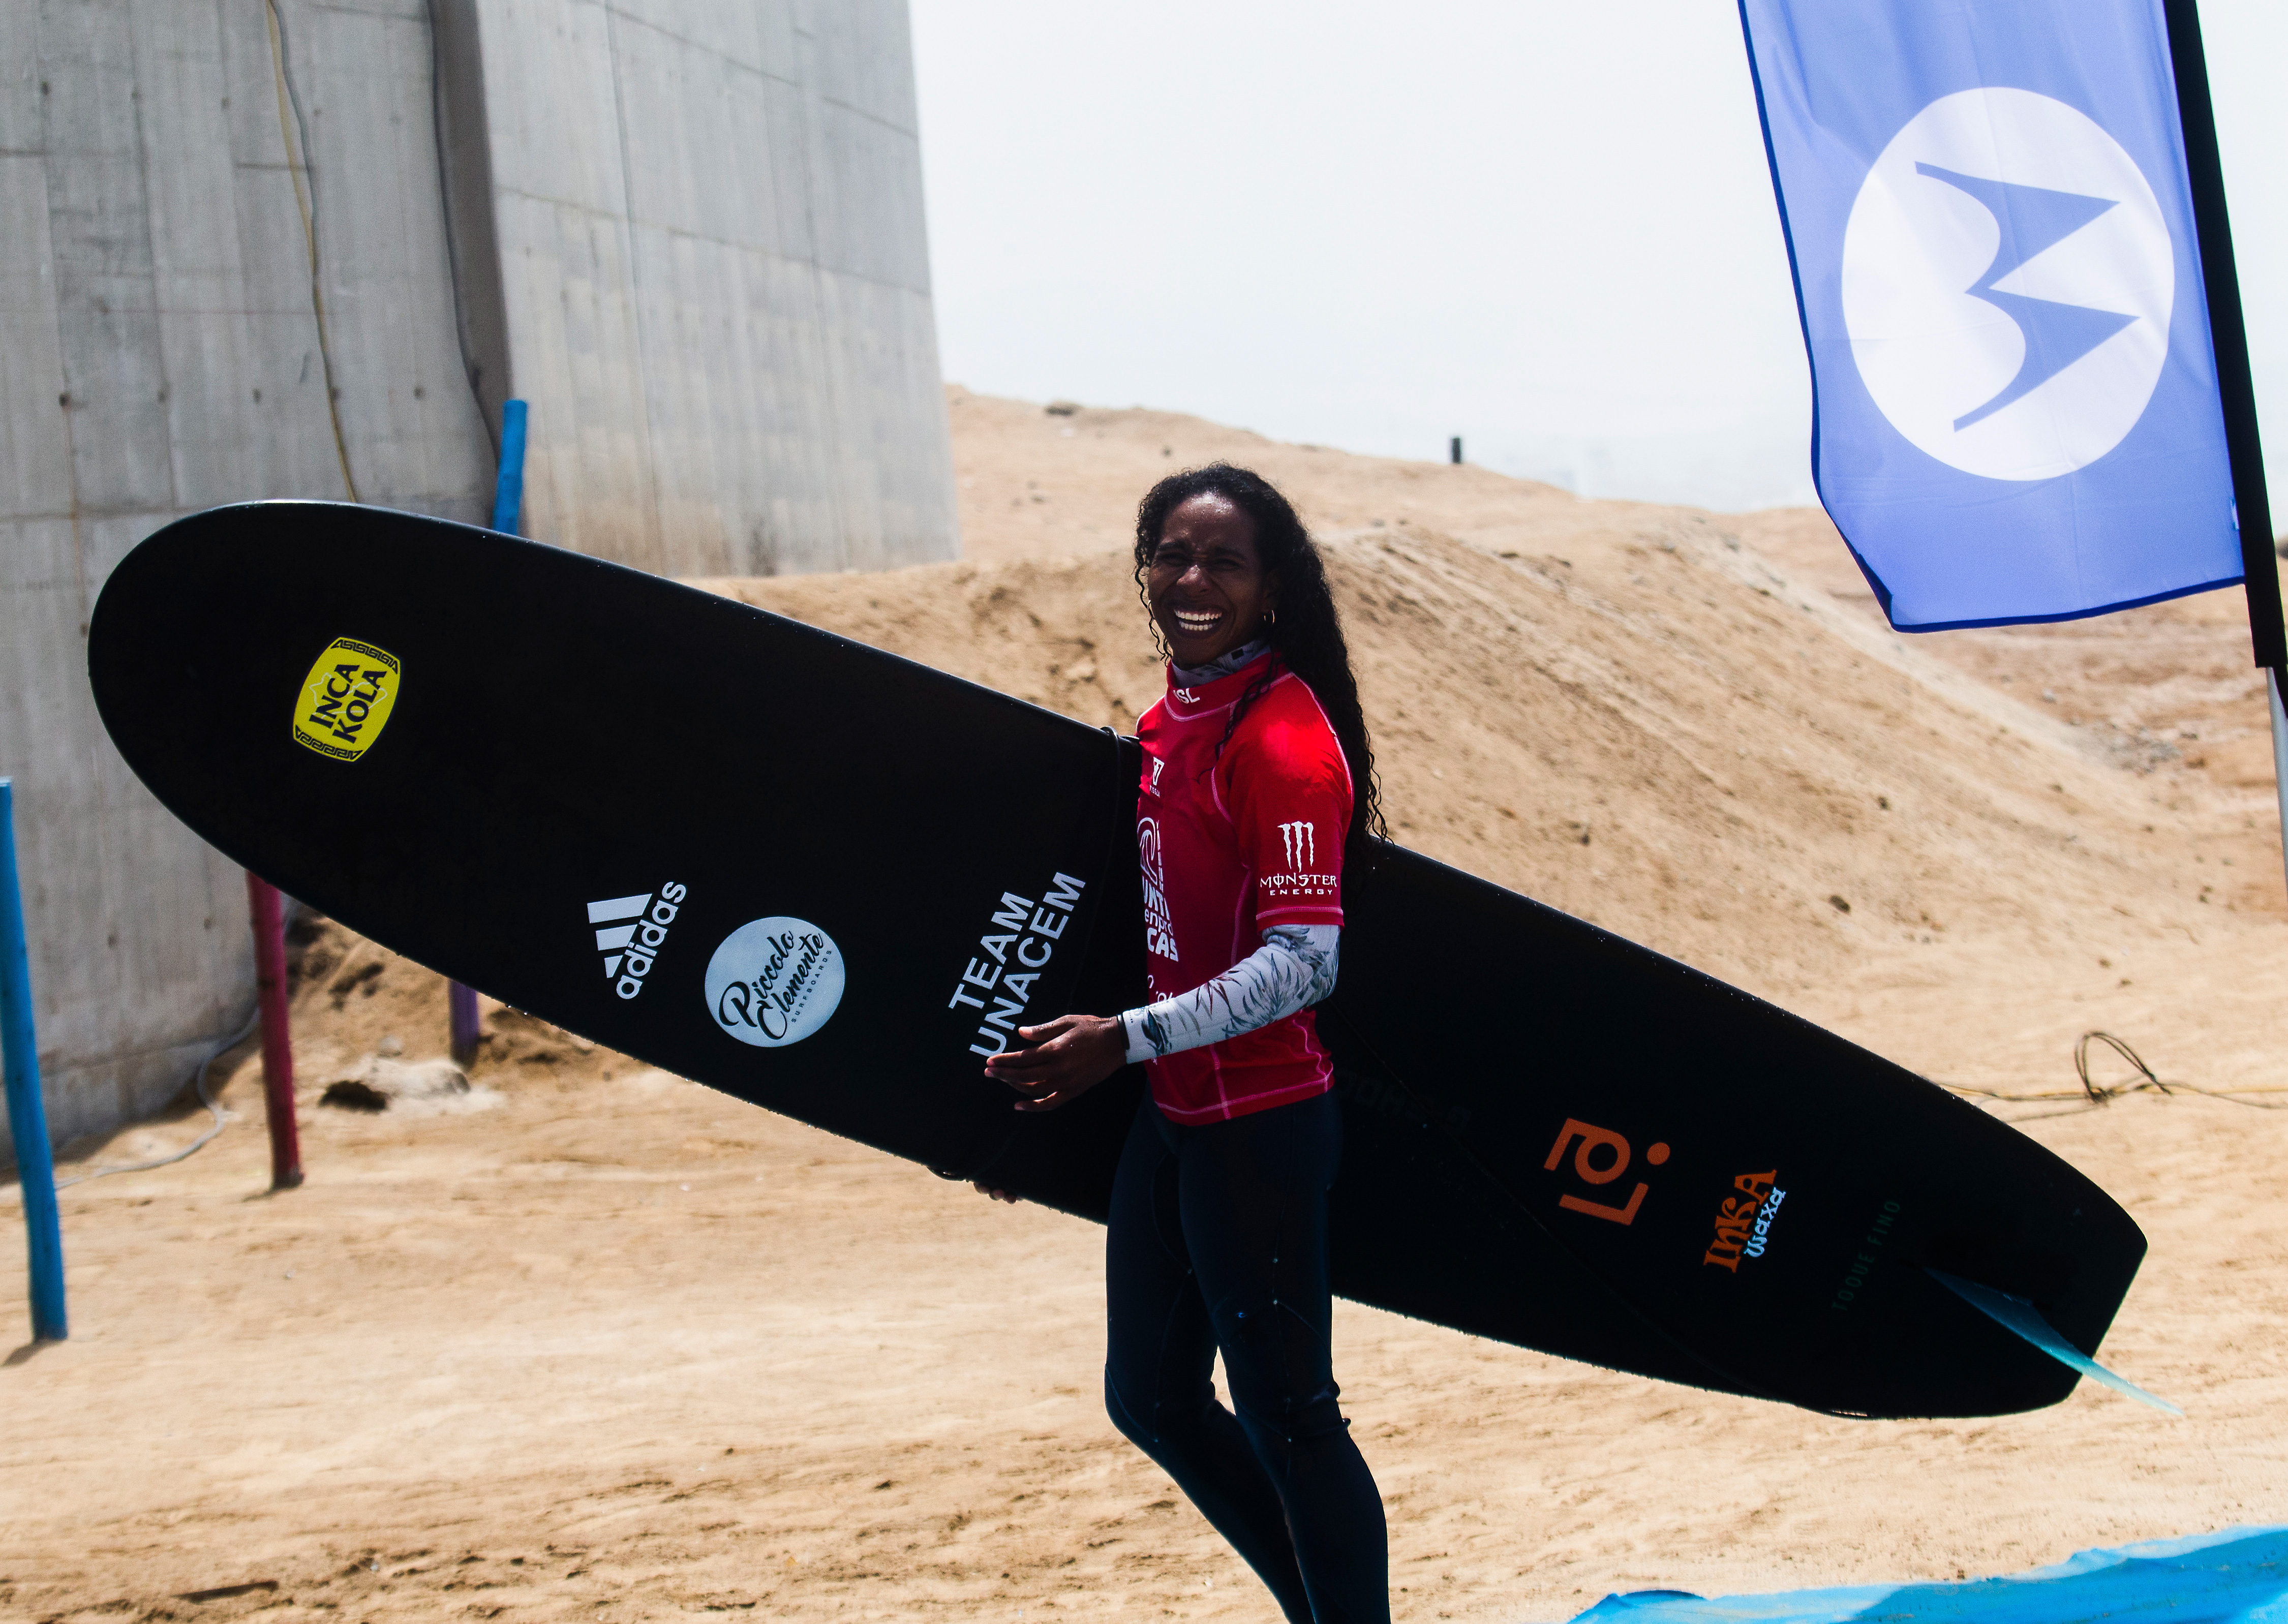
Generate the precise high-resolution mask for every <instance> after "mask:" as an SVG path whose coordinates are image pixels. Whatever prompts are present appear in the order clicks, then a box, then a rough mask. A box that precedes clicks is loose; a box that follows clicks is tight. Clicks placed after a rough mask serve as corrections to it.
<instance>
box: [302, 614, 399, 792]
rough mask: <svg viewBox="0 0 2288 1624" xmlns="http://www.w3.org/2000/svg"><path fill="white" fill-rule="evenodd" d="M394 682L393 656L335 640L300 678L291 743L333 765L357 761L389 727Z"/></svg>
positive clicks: (355, 642)
mask: <svg viewBox="0 0 2288 1624" xmlns="http://www.w3.org/2000/svg"><path fill="white" fill-rule="evenodd" d="M397 677H398V664H397V656H396V655H395V654H391V653H390V652H389V651H388V650H387V649H383V648H376V647H375V646H373V645H372V644H370V643H361V642H359V641H358V640H357V639H356V638H335V639H334V640H333V642H332V643H331V644H330V645H329V646H327V649H326V652H325V653H324V654H320V655H319V656H318V662H317V663H316V664H315V665H314V666H312V667H311V668H310V674H309V676H307V677H304V678H303V679H302V692H301V693H300V694H299V695H298V697H297V698H296V701H295V704H294V742H295V743H297V744H298V745H302V746H304V747H305V748H306V749H313V750H315V751H317V752H318V754H319V755H321V756H330V757H333V758H334V759H335V760H336V761H355V760H356V759H357V758H358V757H361V756H362V755H364V754H365V753H366V751H367V750H368V749H371V748H372V745H373V741H375V740H377V739H378V738H380V737H381V730H382V729H383V728H384V727H385V726H387V725H389V712H390V708H391V707H392V706H393V705H395V704H396V703H397Z"/></svg>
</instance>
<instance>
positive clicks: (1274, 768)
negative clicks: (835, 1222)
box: [985, 464, 1390, 1624]
mask: <svg viewBox="0 0 2288 1624" xmlns="http://www.w3.org/2000/svg"><path fill="white" fill-rule="evenodd" d="M1136 581H1137V587H1138V590H1139V592H1140V595H1141V596H1142V598H1143V599H1144V604H1145V607H1146V608H1147V609H1148V611H1149V613H1150V614H1151V617H1152V622H1153V624H1154V626H1155V627H1156V628H1157V630H1158V632H1159V636H1160V639H1161V640H1162V642H1163V643H1164V645H1165V652H1166V653H1167V654H1168V656H1169V663H1168V692H1167V694H1166V695H1165V697H1164V698H1163V699H1162V700H1160V701H1159V702H1158V703H1156V704H1155V705H1154V706H1153V707H1152V708H1151V709H1149V710H1148V711H1146V712H1145V713H1144V717H1143V719H1142V720H1141V722H1140V724H1139V725H1138V733H1139V734H1140V738H1141V741H1142V744H1143V747H1144V766H1143V773H1142V777H1141V779H1140V782H1139V784H1138V786H1137V802H1136V805H1137V814H1136V828H1137V843H1138V848H1139V852H1140V858H1141V860H1142V863H1143V867H1144V899H1145V931H1146V935H1147V938H1148V944H1147V945H1148V955H1149V960H1148V962H1149V965H1150V970H1151V980H1150V983H1149V990H1150V993H1151V996H1152V1002H1148V1003H1147V1004H1145V1005H1144V1006H1142V1007H1141V1008H1139V1009H1134V1010H1128V1011H1127V1012H1126V1013H1124V1014H1123V1015H1120V1016H1118V1017H1104V1016H1094V1015H1065V1016H1061V1017H1059V1018H1057V1019H1055V1020H1052V1021H1048V1022H1045V1023H1044V1024H1043V1025H1040V1026H1026V1027H1021V1028H1020V1029H1019V1033H1018V1035H1019V1036H1020V1037H1021V1038H1024V1039H1026V1040H1027V1041H1028V1042H1029V1044H1030V1045H1031V1046H1030V1047H1029V1048H1026V1049H1023V1050H1012V1051H1009V1052H1006V1053H1003V1054H997V1055H995V1056H993V1057H992V1058H989V1060H988V1061H987V1062H986V1066H985V1069H986V1073H987V1074H988V1075H989V1076H993V1077H997V1078H999V1079H1001V1080H1002V1081H1005V1082H1006V1083H1008V1084H1009V1085H1010V1086H1011V1087H1012V1088H1013V1089H1016V1090H1017V1091H1018V1092H1020V1093H1021V1094H1023V1095H1026V1096H1027V1098H1026V1099H1024V1100H1023V1101H1021V1102H1020V1103H1019V1105H1018V1106H1017V1109H1019V1110H1020V1111H1049V1110H1053V1109H1055V1108H1056V1107H1057V1106H1059V1105H1063V1104H1065V1103H1066V1102H1067V1101H1069V1100H1071V1099H1073V1098H1074V1097H1076V1096H1078V1095H1080V1094H1081V1093H1083V1092H1084V1091H1086V1090H1087V1089H1091V1088H1093V1087H1094V1086H1095V1085H1096V1084H1098V1083H1100V1082H1101V1081H1104V1080H1105V1079H1106V1078H1107V1077H1108V1076H1110V1075H1112V1073H1115V1072H1116V1071H1117V1070H1119V1069H1120V1067H1121V1066H1124V1065H1125V1064H1128V1063H1131V1062H1135V1061H1141V1062H1142V1063H1143V1064H1144V1065H1145V1066H1146V1068H1147V1071H1148V1075H1149V1077H1150V1082H1151V1086H1150V1088H1149V1089H1148V1092H1147V1095H1146V1097H1145V1098H1144V1100H1143V1102H1142V1103H1141V1105H1140V1107H1139V1109H1138V1112H1137V1116H1136V1121H1135V1123H1134V1125H1133V1126H1132V1128H1131V1129H1130V1131H1129V1135H1128V1141H1127V1145H1126V1148H1125V1150H1124V1152H1123V1153H1122V1155H1121V1160H1120V1166H1119V1171H1118V1173H1117V1174H1116V1176H1115V1179H1114V1183H1113V1193H1112V1213H1111V1227H1110V1231H1109V1233H1108V1238H1107V1241H1106V1248H1105V1253H1106V1271H1105V1272H1106V1296H1107V1299H1108V1305H1109V1310H1110V1321H1111V1324H1110V1336H1109V1351H1108V1357H1107V1359H1106V1360H1105V1369H1104V1396H1105V1405H1106V1407H1107V1408H1108V1409H1109V1410H1110V1411H1111V1414H1112V1419H1113V1422H1114V1424H1115V1425H1116V1426H1117V1427H1118V1428H1119V1429H1120V1430H1121V1431H1122V1432H1123V1433H1124V1434H1126V1435H1127V1437H1128V1438H1129V1439H1130V1440H1131V1441H1132V1442H1133V1443H1134V1444H1135V1445H1136V1446H1138V1447H1139V1448H1140V1449H1142V1450H1143V1451H1144V1452H1145V1453H1146V1454H1148V1455H1150V1456H1151V1457H1152V1458H1153V1460H1155V1461H1156V1462H1159V1464H1160V1466H1161V1467H1162V1468H1163V1469H1164V1470H1166V1472H1167V1473H1168V1475H1169V1476H1170V1477H1173V1478H1174V1479H1175V1480H1176V1482H1177V1484H1178V1485H1180V1486H1181V1487H1182V1489H1183V1491H1184V1493H1186V1494H1188V1495H1189V1496H1190V1497H1191V1501H1192V1503H1193V1504H1194V1505H1196V1506H1197V1507H1198V1508H1199V1509H1200V1511H1201V1512H1202V1514H1203V1515H1204V1516H1205V1517H1207V1519H1208V1520H1209V1521H1210V1522H1211V1523H1212V1524H1213V1525H1215V1527H1216V1530H1217V1532H1219V1533H1221V1534H1222V1535H1223V1536H1224V1538H1225V1539H1227V1540H1228V1541H1230V1542H1231V1544H1232V1545H1233V1547H1234V1548H1235V1549H1237V1551H1238V1552H1239V1554H1240V1555H1241V1556H1242V1557H1244V1558H1245V1559H1246V1561H1247V1563H1248V1565H1249V1566H1251V1567H1252V1568H1253V1569H1254V1570H1255V1572H1256V1573H1257V1574H1258V1575H1259V1577H1260V1578H1261V1579H1262V1580H1263V1581H1264V1583H1265V1584H1267V1585H1268V1586H1269V1587H1270V1588H1271V1592H1272V1594H1273V1595H1274V1596H1275V1597H1276V1598H1277V1599H1278V1602H1279V1604H1280V1606H1281V1607H1282V1608H1283V1610H1284V1611H1285V1613H1286V1616H1287V1617H1288V1618H1289V1619H1291V1620H1315V1621H1317V1624H1330V1621H1331V1620H1387V1619H1388V1618H1389V1616H1390V1598H1389V1557H1388V1551H1387V1545H1386V1534H1385V1528H1384V1523H1383V1514H1382V1501H1381V1497H1380V1495H1379V1494H1378V1492H1377V1491H1376V1488H1375V1485H1374V1478H1373V1477H1372V1476H1371V1474H1370V1473H1369V1471H1368V1470H1367V1465H1366V1462H1365V1461H1364V1460H1363V1459H1362V1458H1361V1456H1360V1454H1359V1452H1358V1446H1356V1445H1355V1444H1354V1443H1353V1442H1352V1441H1351V1437H1350V1433H1349V1430H1348V1428H1349V1423H1348V1422H1346V1421H1345V1420H1344V1419H1343V1416H1342V1413H1341V1411H1340V1410H1339V1408H1338V1407H1337V1405H1336V1395H1337V1391H1338V1389H1337V1388H1336V1385H1335V1380H1334V1374H1333V1370H1332V1368H1331V1357H1330V1351H1329V1346H1328V1336H1329V1330H1330V1323H1329V1322H1330V1318H1331V1294H1330V1291H1329V1286H1328V1273H1327V1191H1328V1187H1329V1186H1330V1185H1331V1184H1332V1183H1333V1182H1334V1177H1335V1171H1336V1168H1337V1165H1338V1163H1339V1161H1340V1158H1341V1152H1342V1119H1341V1116H1340V1113H1339V1109H1338V1107H1337V1105H1336V1101H1335V1097H1334V1096H1333V1094H1332V1093H1331V1092H1330V1089H1331V1087H1332V1084H1333V1080H1334V1074H1333V1068H1332V1066H1331V1065H1330V1063H1329V1061H1328V1058H1327V1051H1326V1050H1325V1048H1324V1047H1323V1045H1322V1044H1321V1043H1320V1042H1319V1038H1318V1034H1317V1032H1316V1031H1315V1027H1314V1025H1313V1013H1312V1009H1311V1006H1312V1005H1314V1004H1315V1003H1317V1002H1319V1001H1320V1000H1322V999H1323V998H1325V997H1326V996H1327V994H1330V993H1331V992H1332V991H1333V990H1334V986H1335V969H1336V956H1337V952H1336V950H1337V946H1338V942H1339V937H1340V934H1341V927H1342V917H1343V915H1342V899H1341V881H1342V869H1343V860H1344V855H1345V852H1350V853H1352V854H1353V855H1354V856H1356V855H1358V854H1360V853H1361V852H1363V851H1364V849H1365V847H1366V843H1367V842H1368V841H1369V840H1370V839H1372V838H1376V837H1379V836H1382V834H1383V833H1384V831H1383V829H1382V827H1381V817H1380V811H1379V808H1378V804H1377V797H1376V794H1375V788H1374V778H1373V757H1372V755H1371V753H1370V749H1369V747H1368V739H1367V730H1366V723H1365V719H1364V717H1363V715H1362V712H1361V710H1360V708H1359V700H1358V685H1357V683H1356V681H1355V679H1354V677H1353V676H1352V672H1351V666H1350V655H1349V652H1348V650H1347V647H1346V646H1345V644H1344V641H1343V633H1342V626H1341V622H1340V621H1339V617H1338V616H1337V614H1336V611H1335V603H1334V598H1333V595H1332V594H1331V592H1330V591H1329V590H1328V586H1327V580H1326V574H1325V571H1324V568H1323V566H1322V563H1321V560H1320V557H1319V553H1318V550H1317V549H1316V548H1315V546H1314V545H1313V544H1312V542H1311V539H1310V537H1309V535H1307V534H1306V532H1305V531H1304V528H1303V524H1302V521H1301V520H1300V519H1299V518H1297V517H1296V513H1295V510H1294V509H1293V507H1292V506H1291V505H1290V504H1289V503H1288V502H1287V499H1286V498H1285V497H1283V496H1282V495H1280V494H1279V493H1278V492H1277V491H1276V490H1275V489H1273V488H1272V487H1271V486H1270V485H1269V484H1267V482H1265V481H1264V480H1263V479H1259V478H1258V477H1257V476H1256V475H1255V474H1252V473H1251V472H1249V471H1246V470H1245V469H1241V468H1233V467H1228V466H1226V465H1223V464H1217V465H1215V466H1212V467H1208V468H1201V469H1195V470H1191V471H1187V472H1184V473H1180V474H1176V475H1174V476H1172V477H1171V478H1169V479H1163V480H1162V481H1161V482H1160V483H1159V484H1158V485H1156V486H1155V487H1153V488H1152V490H1151V492H1150V494H1149V495H1147V496H1146V497H1145V498H1144V501H1143V503H1142V505H1141V506H1140V508H1139V509H1138V511H1137V516H1136ZM1354 769H1355V770H1354ZM991 1193H996V1194H997V1193H999V1192H991ZM1219 1349H1220V1350H1221V1351H1222V1353H1223V1359H1224V1369H1225V1372H1226V1374H1227V1377H1228V1379H1229V1382H1230V1384H1231V1397H1232V1405H1233V1409H1232V1410H1226V1409H1225V1408H1224V1407H1223V1406H1221V1405H1220V1404H1219V1403H1218V1402H1217V1401H1216V1396H1215V1388H1214V1385H1213V1382H1212V1380H1211V1375H1212V1371H1213V1368H1214V1363H1215V1356H1216V1353H1217V1351H1218V1350H1219ZM1234 1411H1235V1412H1236V1414H1234Z"/></svg>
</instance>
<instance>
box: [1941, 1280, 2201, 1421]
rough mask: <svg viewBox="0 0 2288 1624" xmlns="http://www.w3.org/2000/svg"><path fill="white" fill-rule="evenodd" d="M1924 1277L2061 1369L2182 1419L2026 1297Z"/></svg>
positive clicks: (1970, 1283) (1965, 1282) (2180, 1413)
mask: <svg viewBox="0 0 2288 1624" xmlns="http://www.w3.org/2000/svg"><path fill="white" fill-rule="evenodd" d="M1923 1272H1924V1273H1926V1274H1927V1275H1929V1276H1930V1277H1931V1279H1934V1280H1936V1281H1937V1282H1938V1283H1939V1284H1940V1285H1942V1286H1943V1287H1946V1288H1947V1289H1948V1290H1949V1291H1950V1292H1952V1293H1954V1295H1956V1296H1958V1297H1960V1298H1961V1299H1962V1300H1963V1301H1964V1302H1966V1303H1969V1304H1970V1306H1971V1307H1973V1308H1974V1309H1976V1310H1978V1311H1979V1312H1981V1313H1982V1314H1984V1315H1985V1316H1986V1317H1987V1318H1988V1319H1991V1320H1993V1321H1994V1322H1995V1323H1996V1324H1997V1325H1999V1326H2001V1327H2003V1328H2004V1329H2006V1330H2010V1331H2015V1332H2016V1333H2017V1334H2018V1335H2021V1336H2022V1337H2024V1338H2025V1339H2026V1340H2027V1341H2028V1342H2030V1343H2033V1344H2034V1346H2036V1347H2037V1348H2039V1349H2040V1350H2041V1351H2043V1352H2045V1353H2046V1354H2048V1355H2049V1356H2050V1357H2051V1358H2052V1359H2055V1360H2057V1361H2058V1363H2060V1364H2061V1365H2065V1366H2069V1367H2072V1368H2073V1369H2075V1370H2078V1371H2080V1372H2081V1373H2082V1374H2084V1375H2085V1376H2090V1377H2093V1378H2094V1379H2095V1380H2097V1381H2100V1382H2104V1383H2105V1384H2106V1385H2107V1386H2108V1387H2109V1388H2112V1389H2113V1390H2115V1391H2117V1392H2123V1393H2127V1394H2128V1395H2129V1396H2130V1397H2131V1398H2134V1399H2136V1400H2137V1401H2138V1402H2139V1403H2140V1404H2149V1405H2151V1406H2153V1407H2154V1408H2155V1409H2157V1410H2159V1411H2161V1412H2162V1413H2163V1414H2167V1415H2175V1416H2178V1417H2180V1418H2181V1417H2182V1416H2183V1415H2184V1411H2182V1410H2181V1409H2179V1408H2178V1407H2177V1406H2175V1405H2173V1404H2171V1403H2170V1402H2169V1401H2168V1400H2167V1399H2166V1398H2162V1397H2160V1396H2159V1395H2158V1394H2157V1393H2149V1392H2147V1391H2146V1390H2144V1389H2143V1388H2141V1387H2140V1386H2138V1385H2137V1383H2136V1382H2132V1381H2128V1380H2126V1379H2125V1378H2124V1377H2121V1376H2117V1375H2115V1374H2113V1373H2112V1372H2111V1371H2109V1370H2108V1369H2107V1368H2106V1367H2104V1366H2102V1365H2101V1364H2099V1363H2098V1362H2097V1361H2096V1360H2095V1359H2092V1358H2090V1357H2089V1355H2088V1354H2086V1353H2084V1352H2083V1351H2081V1350H2080V1349H2078V1348H2077V1347H2075V1346H2074V1345H2073V1344H2072V1343H2070V1342H2068V1341H2067V1340H2066V1339H2065V1338H2064V1337H2062V1336H2061V1335H2058V1334H2057V1331H2056V1329H2055V1328H2054V1327H2053V1326H2052V1325H2051V1324H2050V1322H2049V1321H2048V1320H2046V1319H2043V1318H2042V1316H2041V1314H2040V1313H2039V1312H2038V1311H2037V1310H2036V1309H2035V1307H2034V1305H2033V1304H2032V1303H2029V1302H2027V1301H2026V1299H2025V1298H2023V1297H2017V1296H2013V1295H2010V1294H2009V1293H2008V1292H2006V1291H1997V1290H1995V1289H1994V1287H1991V1286H1981V1285H1979V1284H1977V1283H1976V1282H1975V1281H1973V1280H1966V1279H1958V1278H1956V1277H1955V1276H1953V1275H1951V1274H1948V1273H1946V1272H1945V1271H1942V1270H1939V1269H1925V1270H1924V1271H1923Z"/></svg>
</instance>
